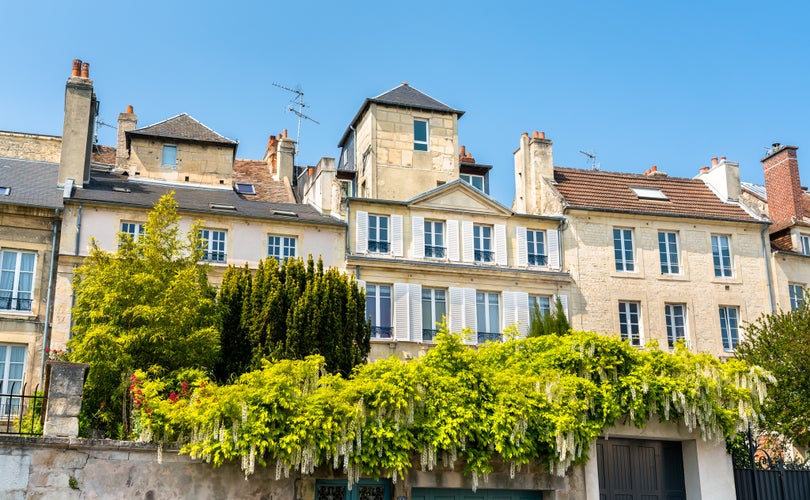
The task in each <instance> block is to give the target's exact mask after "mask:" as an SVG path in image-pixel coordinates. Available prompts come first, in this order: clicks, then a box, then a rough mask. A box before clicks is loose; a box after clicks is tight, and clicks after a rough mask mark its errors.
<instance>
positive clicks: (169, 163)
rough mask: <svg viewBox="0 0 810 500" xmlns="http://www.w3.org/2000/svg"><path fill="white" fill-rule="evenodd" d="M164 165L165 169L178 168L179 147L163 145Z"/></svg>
mask: <svg viewBox="0 0 810 500" xmlns="http://www.w3.org/2000/svg"><path fill="white" fill-rule="evenodd" d="M161 163H162V165H163V166H164V167H176V166H177V146H174V145H171V144H164V145H163V156H162V161H161Z"/></svg>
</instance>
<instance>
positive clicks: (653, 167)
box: [650, 165, 658, 172]
mask: <svg viewBox="0 0 810 500" xmlns="http://www.w3.org/2000/svg"><path fill="white" fill-rule="evenodd" d="M650 170H652V171H653V172H658V167H657V166H656V165H653V166H652V168H651V169H650Z"/></svg>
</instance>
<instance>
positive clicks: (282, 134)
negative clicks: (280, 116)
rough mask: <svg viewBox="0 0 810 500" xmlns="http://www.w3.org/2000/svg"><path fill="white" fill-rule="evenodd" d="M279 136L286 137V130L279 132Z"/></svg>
mask: <svg viewBox="0 0 810 500" xmlns="http://www.w3.org/2000/svg"><path fill="white" fill-rule="evenodd" d="M281 136H282V137H287V129H286V128H285V129H284V130H282V131H281Z"/></svg>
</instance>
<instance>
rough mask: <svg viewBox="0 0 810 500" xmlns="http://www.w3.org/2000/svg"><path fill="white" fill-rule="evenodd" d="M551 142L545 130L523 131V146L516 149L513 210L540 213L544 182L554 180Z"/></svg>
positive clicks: (521, 138)
mask: <svg viewBox="0 0 810 500" xmlns="http://www.w3.org/2000/svg"><path fill="white" fill-rule="evenodd" d="M551 146H552V143H551V140H550V139H546V134H545V133H544V132H537V131H535V132H533V133H532V137H531V138H529V134H528V133H527V132H524V133H523V134H522V135H521V136H520V147H519V148H518V150H517V151H515V201H514V203H513V206H512V208H513V210H515V211H516V212H520V213H527V214H537V215H539V214H540V213H541V212H542V210H541V206H542V202H543V200H542V199H541V196H542V192H543V183H544V182H545V181H544V179H546V180H554V158H553V155H552V148H551Z"/></svg>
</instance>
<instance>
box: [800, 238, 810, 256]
mask: <svg viewBox="0 0 810 500" xmlns="http://www.w3.org/2000/svg"><path fill="white" fill-rule="evenodd" d="M799 246H800V247H801V253H802V255H810V234H802V233H799Z"/></svg>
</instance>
